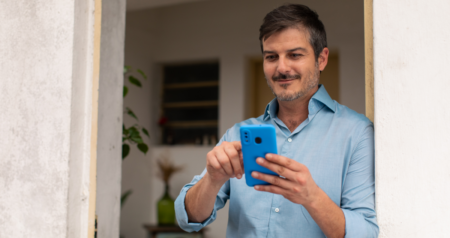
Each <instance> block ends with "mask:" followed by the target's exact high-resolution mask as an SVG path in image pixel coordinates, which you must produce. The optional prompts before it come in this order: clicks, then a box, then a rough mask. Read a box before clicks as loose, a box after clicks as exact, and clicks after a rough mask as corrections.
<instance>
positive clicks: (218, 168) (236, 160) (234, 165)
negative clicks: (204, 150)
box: [206, 141, 244, 185]
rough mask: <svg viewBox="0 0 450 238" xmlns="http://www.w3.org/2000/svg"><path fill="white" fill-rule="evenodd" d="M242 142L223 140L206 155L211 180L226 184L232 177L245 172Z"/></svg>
mask: <svg viewBox="0 0 450 238" xmlns="http://www.w3.org/2000/svg"><path fill="white" fill-rule="evenodd" d="M241 148H242V147H241V142H240V141H233V142H226V141H224V142H222V144H220V145H219V146H216V147H214V149H213V150H211V151H210V152H208V154H207V155H206V170H207V173H208V175H209V178H210V179H211V182H213V183H217V184H221V185H222V184H224V183H225V182H226V181H227V180H228V179H230V178H234V177H236V178H238V179H241V178H242V175H243V174H244V165H243V160H242V150H241Z"/></svg>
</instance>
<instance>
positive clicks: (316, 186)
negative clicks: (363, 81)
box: [175, 4, 378, 238]
mask: <svg viewBox="0 0 450 238" xmlns="http://www.w3.org/2000/svg"><path fill="white" fill-rule="evenodd" d="M260 42H261V49H262V51H263V57H264V74H265V77H266V79H267V83H268V85H269V87H270V88H271V89H272V91H273V93H274V95H275V96H276V98H275V99H274V100H272V101H271V102H270V103H269V104H268V106H267V108H266V112H265V113H264V115H262V116H260V117H258V118H251V119H248V120H246V121H243V122H241V123H238V124H236V125H234V126H233V127H232V128H230V129H229V130H228V131H227V132H226V134H225V135H224V136H223V137H222V139H221V140H220V142H219V144H218V145H217V146H216V147H215V148H214V149H213V150H212V151H210V152H209V153H208V154H207V156H206V158H207V159H206V169H205V170H204V171H203V173H202V174H201V175H200V176H195V177H194V180H193V181H192V182H191V183H189V184H187V185H186V186H185V187H184V188H183V189H182V191H181V193H180V195H179V196H178V198H177V200H176V202H175V207H176V213H177V220H178V223H179V225H180V226H181V227H182V228H183V229H185V230H186V231H194V230H195V231H198V230H200V229H201V228H202V227H204V226H206V225H208V224H209V223H211V222H212V221H214V219H215V218H216V211H217V210H218V209H221V208H222V207H223V206H224V205H225V203H226V201H227V200H230V210H229V221H228V228H227V237H309V238H310V237H325V236H326V237H358V238H360V237H377V236H378V225H377V223H376V216H375V209H374V200H375V195H374V192H375V182H374V139H373V125H372V123H371V122H370V121H369V120H368V119H367V118H366V117H365V116H363V115H361V114H357V113H356V112H354V111H353V110H351V109H349V108H347V107H345V106H343V105H340V104H339V103H337V102H336V101H333V100H332V99H331V98H330V97H329V95H328V93H327V92H326V90H325V88H324V86H323V85H319V84H318V83H319V78H320V72H321V71H322V70H324V69H325V66H326V65H327V61H328V54H329V50H328V48H327V42H326V33H325V28H324V26H323V24H322V22H321V21H320V20H319V19H318V15H317V14H316V13H315V12H313V11H312V10H311V9H309V8H308V7H306V6H303V5H296V4H289V5H284V6H281V7H279V8H277V9H275V10H273V11H272V12H270V13H268V14H267V15H266V17H265V18H264V22H263V24H262V26H261V28H260ZM252 124H271V125H274V126H275V128H276V136H277V147H278V152H279V154H278V155H275V154H267V155H266V158H265V159H263V158H258V159H257V163H258V164H260V165H262V166H264V167H266V168H268V169H270V170H272V171H274V172H277V173H278V174H279V175H281V176H282V177H279V176H272V175H268V174H262V173H257V172H253V173H252V176H253V177H255V178H257V179H261V180H264V181H267V182H269V183H270V185H267V186H262V185H260V186H255V187H254V188H252V187H248V186H247V185H246V183H245V180H244V179H245V178H244V177H243V174H244V172H243V163H242V153H241V143H240V138H239V128H240V126H242V125H252Z"/></svg>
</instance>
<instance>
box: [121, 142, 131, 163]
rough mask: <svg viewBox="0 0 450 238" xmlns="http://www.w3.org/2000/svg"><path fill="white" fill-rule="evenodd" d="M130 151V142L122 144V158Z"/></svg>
mask: <svg viewBox="0 0 450 238" xmlns="http://www.w3.org/2000/svg"><path fill="white" fill-rule="evenodd" d="M129 153H130V146H129V145H128V144H122V160H123V159H125V157H127V155H128V154H129Z"/></svg>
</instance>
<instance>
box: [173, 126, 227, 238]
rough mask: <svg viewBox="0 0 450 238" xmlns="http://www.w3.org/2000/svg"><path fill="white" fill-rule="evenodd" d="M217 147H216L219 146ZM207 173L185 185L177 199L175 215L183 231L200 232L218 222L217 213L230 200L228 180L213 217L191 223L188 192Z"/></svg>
mask: <svg viewBox="0 0 450 238" xmlns="http://www.w3.org/2000/svg"><path fill="white" fill-rule="evenodd" d="M228 133H229V131H227V132H226V133H225V135H224V136H223V137H222V138H221V139H220V141H219V143H217V145H220V144H222V142H223V141H226V140H227V136H228ZM217 145H216V146H217ZM205 173H206V168H205V169H204V170H203V172H202V173H201V174H200V175H197V176H194V179H193V180H192V181H191V182H190V183H188V184H186V185H184V187H183V188H182V189H181V192H180V194H179V195H178V197H177V199H176V200H175V214H176V218H177V222H178V225H179V226H180V227H181V229H183V230H185V231H187V232H193V231H199V230H200V229H202V228H203V227H205V226H207V225H208V224H210V223H211V222H213V221H214V220H216V214H217V211H218V210H220V209H222V208H223V207H224V206H225V204H226V202H227V201H228V199H229V198H230V181H229V180H228V181H227V182H226V183H225V184H224V185H223V186H222V187H221V188H220V190H219V193H218V194H217V196H216V202H215V203H214V208H213V211H212V213H211V215H210V216H209V217H208V218H207V219H206V220H204V221H203V222H201V223H194V222H189V218H188V215H187V212H186V206H185V202H184V201H185V199H186V193H187V191H188V190H189V189H190V188H192V186H194V185H195V184H196V183H197V182H198V181H200V179H202V178H203V176H204V175H205Z"/></svg>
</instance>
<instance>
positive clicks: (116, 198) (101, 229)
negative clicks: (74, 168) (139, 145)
mask: <svg viewBox="0 0 450 238" xmlns="http://www.w3.org/2000/svg"><path fill="white" fill-rule="evenodd" d="M124 44H125V0H109V1H103V4H102V29H101V49H100V82H99V99H98V104H99V105H98V108H99V109H98V142H97V201H96V214H97V218H98V224H97V237H99V238H110V237H119V227H120V195H121V189H120V187H121V184H122V176H121V175H122V156H121V154H122V152H121V151H122V140H121V138H122V107H123V100H122V93H123V64H124Z"/></svg>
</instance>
